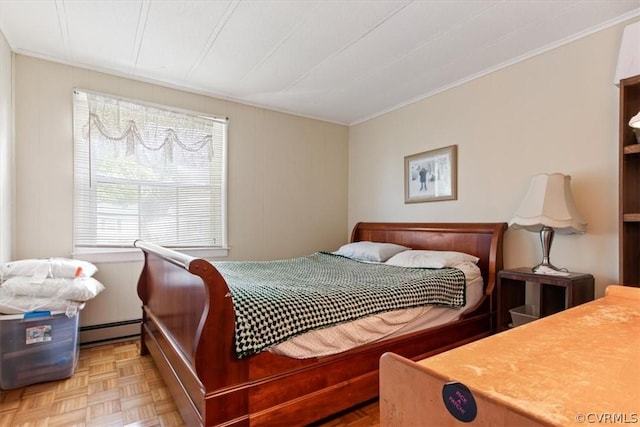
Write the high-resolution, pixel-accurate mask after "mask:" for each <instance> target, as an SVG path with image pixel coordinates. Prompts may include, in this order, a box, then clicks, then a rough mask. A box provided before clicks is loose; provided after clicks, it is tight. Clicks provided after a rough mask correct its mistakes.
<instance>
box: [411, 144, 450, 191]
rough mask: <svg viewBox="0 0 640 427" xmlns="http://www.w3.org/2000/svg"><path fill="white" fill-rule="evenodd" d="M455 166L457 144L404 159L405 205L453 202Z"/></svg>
mask: <svg viewBox="0 0 640 427" xmlns="http://www.w3.org/2000/svg"><path fill="white" fill-rule="evenodd" d="M457 163H458V146H457V145H451V146H449V147H443V148H438V149H436V150H430V151H424V152H422V153H417V154H412V155H410V156H405V158H404V202H405V203H418V202H435V201H439V200H456V199H457V198H458V195H457V174H458V170H457V167H458V166H457Z"/></svg>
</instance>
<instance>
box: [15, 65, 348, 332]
mask: <svg viewBox="0 0 640 427" xmlns="http://www.w3.org/2000/svg"><path fill="white" fill-rule="evenodd" d="M15 58H16V59H15V69H16V78H15V93H16V103H15V106H16V113H15V114H16V117H15V123H16V124H15V129H16V142H17V145H16V162H15V168H16V197H15V201H16V211H17V212H18V213H19V215H17V217H16V221H15V245H14V249H15V251H14V255H15V258H17V259H20V258H30V257H48V256H63V257H68V256H70V254H71V250H72V243H73V242H72V234H73V228H72V226H73V221H72V220H73V217H72V216H73V215H72V214H73V138H72V96H71V95H72V90H73V88H74V87H78V88H83V89H87V90H92V91H98V92H103V93H109V94H113V95H117V96H123V97H128V98H133V99H140V100H143V101H148V102H153V103H158V104H165V105H170V106H174V107H178V108H184V109H188V110H194V111H199V112H204V113H209V114H214V115H219V116H227V117H229V118H230V121H229V147H228V151H229V165H228V170H229V176H228V178H229V186H228V193H229V194H228V200H229V212H228V214H229V220H228V226H229V228H228V234H229V245H230V252H229V254H230V256H229V258H228V259H275V258H286V257H292V256H297V255H302V254H307V253H311V252H313V251H316V250H319V249H324V250H331V249H333V248H335V247H337V246H338V245H340V244H342V243H344V241H345V240H346V237H345V230H346V228H347V214H346V212H347V185H346V182H347V176H348V175H347V167H348V163H347V162H348V129H347V128H346V127H345V126H340V125H335V124H331V123H327V122H321V121H317V120H311V119H306V118H301V117H296V116H292V115H287V114H282V113H277V112H273V111H269V110H265V109H260V108H254V107H249V106H246V105H240V104H237V103H233V102H227V101H224V100H220V99H214V98H211V97H206V96H201V95H195V94H191V93H186V92H183V91H179V90H173V89H168V88H165V87H160V86H157V85H153V84H147V83H142V82H138V81H133V80H129V79H126V78H121V77H115V76H111V75H107V74H102V73H97V72H94V71H88V70H84V69H80V68H74V67H70V66H67V65H61V64H57V63H53V62H48V61H44V60H40V59H36V58H32V57H27V56H22V55H16V56H15ZM98 267H99V269H100V271H99V273H98V274H97V276H96V277H97V278H98V279H99V280H100V281H101V282H103V283H104V285H105V287H106V288H107V290H106V291H105V292H103V293H102V294H100V295H99V296H98V297H97V298H96V299H95V300H92V301H90V302H89V303H88V304H87V308H85V310H84V311H83V313H82V316H81V324H83V325H94V324H102V323H108V322H116V321H120V320H127V319H131V318H132V316H133V317H139V316H140V302H139V300H138V299H137V295H136V294H135V285H136V281H137V278H138V274H139V271H140V268H141V265H140V263H116V264H100V265H98Z"/></svg>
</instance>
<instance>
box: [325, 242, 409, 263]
mask: <svg viewBox="0 0 640 427" xmlns="http://www.w3.org/2000/svg"><path fill="white" fill-rule="evenodd" d="M409 249H411V248H407V247H406V246H402V245H396V244H395V243H379V242H368V241H362V242H353V243H347V244H346V245H343V246H341V247H340V249H338V250H337V251H335V252H334V254H335V255H342V256H344V257H347V258H351V259H355V260H358V261H368V262H385V261H386V260H388V259H389V258H391V257H392V256H394V255H395V254H397V253H399V252H402V251H407V250H409Z"/></svg>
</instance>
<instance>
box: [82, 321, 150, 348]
mask: <svg viewBox="0 0 640 427" xmlns="http://www.w3.org/2000/svg"><path fill="white" fill-rule="evenodd" d="M141 322H142V319H134V320H125V321H122V322H113V323H103V324H100V325H91V326H81V327H80V329H79V340H80V344H97V343H101V342H106V341H114V340H122V339H127V338H135V337H139V336H140V324H141Z"/></svg>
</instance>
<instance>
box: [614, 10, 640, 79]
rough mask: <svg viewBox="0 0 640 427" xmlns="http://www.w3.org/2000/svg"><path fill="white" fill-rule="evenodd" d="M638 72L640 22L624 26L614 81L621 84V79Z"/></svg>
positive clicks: (639, 68)
mask: <svg viewBox="0 0 640 427" xmlns="http://www.w3.org/2000/svg"><path fill="white" fill-rule="evenodd" d="M638 74H640V22H635V23H633V24H629V25H627V26H626V27H624V31H623V33H622V39H621V40H620V51H619V52H618V65H617V67H616V75H615V77H614V83H615V85H616V86H619V85H620V80H622V79H626V78H628V77H633V76H637V75H638Z"/></svg>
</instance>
